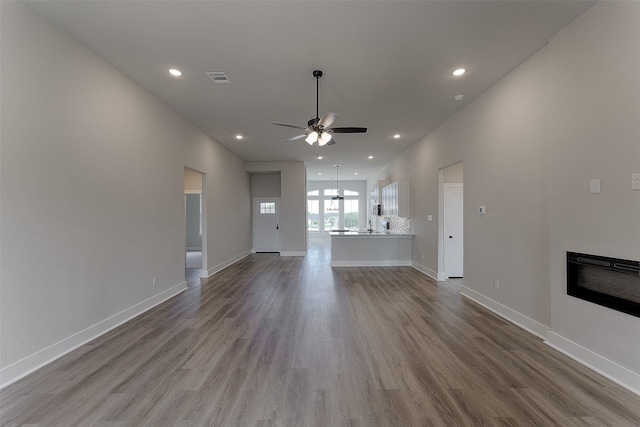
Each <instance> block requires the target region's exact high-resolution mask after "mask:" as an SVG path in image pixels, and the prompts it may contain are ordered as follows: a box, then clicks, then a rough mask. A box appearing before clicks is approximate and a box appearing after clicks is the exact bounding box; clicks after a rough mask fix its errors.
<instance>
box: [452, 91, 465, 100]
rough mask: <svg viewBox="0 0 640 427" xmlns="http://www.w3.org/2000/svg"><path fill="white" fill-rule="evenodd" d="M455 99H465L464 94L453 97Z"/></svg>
mask: <svg viewBox="0 0 640 427" xmlns="http://www.w3.org/2000/svg"><path fill="white" fill-rule="evenodd" d="M453 99H455V100H456V101H462V100H463V99H464V94H463V93H461V94H459V95H456V96H454V97H453Z"/></svg>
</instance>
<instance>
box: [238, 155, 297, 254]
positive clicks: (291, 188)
mask: <svg viewBox="0 0 640 427" xmlns="http://www.w3.org/2000/svg"><path fill="white" fill-rule="evenodd" d="M244 165H245V166H244V167H245V170H246V171H247V172H249V173H265V172H280V202H281V206H282V207H281V213H282V216H281V217H280V248H281V249H280V255H283V256H286V255H291V256H304V255H305V254H306V251H307V232H306V231H307V224H306V218H307V214H306V212H307V199H306V197H307V190H306V180H307V175H306V168H305V166H304V162H245V164H244Z"/></svg>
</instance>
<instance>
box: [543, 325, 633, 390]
mask: <svg viewBox="0 0 640 427" xmlns="http://www.w3.org/2000/svg"><path fill="white" fill-rule="evenodd" d="M544 343H545V344H547V345H548V346H549V347H551V348H553V349H555V350H557V351H559V352H560V353H562V354H564V355H566V356H569V357H570V358H572V359H573V360H575V361H577V362H580V363H581V364H583V365H584V366H586V367H587V368H589V369H592V370H594V371H596V372H597V373H599V374H600V375H602V376H604V377H606V378H608V379H610V380H611V381H613V382H614V383H616V384H619V385H621V386H622V387H624V388H626V389H627V390H629V391H632V392H633V393H635V394H637V395H640V375H639V374H637V373H635V372H633V371H630V370H628V369H627V368H625V367H623V366H620V365H618V364H617V363H615V362H613V361H611V360H609V359H607V358H606V357H603V356H600V355H599V354H597V353H594V352H593V351H591V350H589V349H587V348H584V347H582V346H581V345H579V344H576V343H574V342H573V341H570V340H568V339H566V338H564V337H563V336H560V335H558V334H556V333H555V332H551V331H549V332H547V339H546V340H545V341H544Z"/></svg>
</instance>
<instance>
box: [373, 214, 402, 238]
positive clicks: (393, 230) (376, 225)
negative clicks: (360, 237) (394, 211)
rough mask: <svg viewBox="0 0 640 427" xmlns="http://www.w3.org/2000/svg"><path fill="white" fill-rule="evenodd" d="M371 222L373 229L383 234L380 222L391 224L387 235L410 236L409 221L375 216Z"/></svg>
mask: <svg viewBox="0 0 640 427" xmlns="http://www.w3.org/2000/svg"><path fill="white" fill-rule="evenodd" d="M374 218H375V220H374V222H373V229H374V230H376V231H379V232H381V233H384V230H383V229H382V222H383V221H389V223H390V224H391V226H390V228H389V234H411V219H409V218H398V217H390V216H376V217H374Z"/></svg>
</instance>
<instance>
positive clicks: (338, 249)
mask: <svg viewBox="0 0 640 427" xmlns="http://www.w3.org/2000/svg"><path fill="white" fill-rule="evenodd" d="M329 235H330V236H331V267H380V266H410V265H411V250H412V242H413V235H412V234H386V233H371V234H369V233H368V232H364V231H362V232H356V231H351V232H349V231H347V232H343V231H339V232H335V231H334V232H330V233H329Z"/></svg>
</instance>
